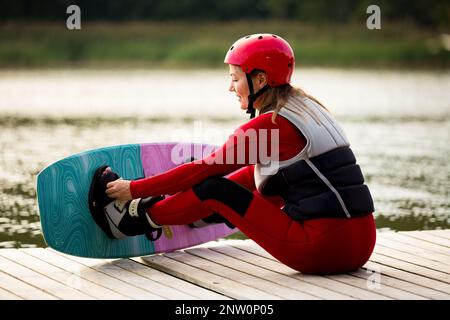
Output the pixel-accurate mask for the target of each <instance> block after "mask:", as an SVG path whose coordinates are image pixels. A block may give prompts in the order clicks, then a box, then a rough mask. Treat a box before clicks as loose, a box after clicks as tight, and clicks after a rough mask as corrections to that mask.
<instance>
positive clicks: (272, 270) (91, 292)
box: [0, 230, 450, 300]
mask: <svg viewBox="0 0 450 320" xmlns="http://www.w3.org/2000/svg"><path fill="white" fill-rule="evenodd" d="M0 299H71V300H72V299H108V300H109V299H124V300H125V299H152V300H153V299H182V300H197V299H200V300H202V299H208V300H216V299H217V300H222V299H226V300H228V299H252V300H253V299H254V300H267V299H271V300H273V299H296V300H303V299H305V300H307V299H308V300H309V299H314V300H315V299H333V300H336V299H339V300H340V299H346V300H347V299H364V300H368V299H377V300H378V299H402V300H403V299H408V300H411V299H414V300H427V299H439V300H449V299H450V230H433V231H412V232H381V233H378V235H377V245H376V247H375V250H374V253H373V254H372V256H371V258H370V260H369V261H368V262H367V263H366V264H365V265H364V266H363V268H360V269H359V270H356V271H354V272H350V273H347V274H340V275H326V276H315V275H306V274H301V273H299V272H296V271H294V270H292V269H290V268H288V267H286V266H284V265H283V264H281V263H279V262H278V261H276V260H275V259H274V258H272V257H271V256H270V255H269V254H267V253H266V252H265V251H264V250H262V249H261V248H260V247H259V246H258V245H256V244H255V243H254V242H253V241H251V240H227V241H214V242H210V243H207V244H204V245H202V246H198V247H194V248H190V249H186V250H182V251H176V252H172V253H167V254H160V255H153V256H148V257H143V258H133V259H116V260H110V259H102V260H99V259H86V258H78V257H74V256H69V255H64V254H61V253H59V252H56V251H54V250H52V249H48V248H47V249H44V248H33V249H0Z"/></svg>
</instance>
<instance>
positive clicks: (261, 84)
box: [258, 72, 267, 89]
mask: <svg viewBox="0 0 450 320" xmlns="http://www.w3.org/2000/svg"><path fill="white" fill-rule="evenodd" d="M258 84H259V88H260V89H261V88H262V87H264V86H265V85H266V84H267V75H266V74H265V73H264V72H260V73H258Z"/></svg>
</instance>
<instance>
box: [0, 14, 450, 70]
mask: <svg viewBox="0 0 450 320" xmlns="http://www.w3.org/2000/svg"><path fill="white" fill-rule="evenodd" d="M257 32H270V33H275V34H279V35H281V36H283V37H284V38H285V39H287V40H288V41H289V42H290V43H291V44H292V46H293V48H294V51H295V54H296V58H297V61H298V64H297V66H328V67H343V66H345V67H347V66H348V67H369V68H377V67H403V68H448V67H449V66H450V51H449V49H450V44H449V42H450V40H449V37H450V35H445V34H439V33H438V32H432V31H429V30H422V29H418V28H416V27H414V26H412V25H393V24H391V25H389V24H384V25H382V29H381V30H368V29H367V28H366V26H365V23H361V24H351V25H329V24H325V25H311V24H303V23H299V22H283V21H249V22H242V21H241V22H229V23H225V22H218V23H195V24H192V23H181V22H173V23H164V22H159V23H156V22H127V23H115V24H112V23H84V24H82V29H81V30H68V29H67V28H66V27H65V23H64V22H61V23H59V24H56V23H51V24H50V23H46V24H44V23H25V22H22V23H6V24H0V68H30V67H31V68H40V67H100V68H101V67H105V68H111V67H114V68H116V67H127V68H128V67H162V68H189V67H222V62H223V58H224V55H225V53H226V51H227V50H228V48H229V46H230V45H231V44H232V43H233V42H234V41H235V40H236V39H238V38H240V37H241V36H244V35H247V34H251V33H257Z"/></svg>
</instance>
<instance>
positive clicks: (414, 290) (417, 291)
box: [350, 265, 450, 300]
mask: <svg viewBox="0 0 450 320" xmlns="http://www.w3.org/2000/svg"><path fill="white" fill-rule="evenodd" d="M365 268H366V269H362V268H360V269H358V270H355V271H353V272H350V274H351V275H353V276H355V277H360V278H362V279H366V281H372V279H371V277H372V276H373V275H374V273H373V271H374V270H378V268H377V267H375V266H374V265H370V266H367V265H366V267H365ZM379 277H380V279H379V280H380V288H379V291H382V292H383V293H384V289H385V288H386V287H387V286H388V287H392V288H398V289H400V290H402V291H403V293H404V292H406V293H411V294H412V295H403V293H402V295H401V296H400V297H396V298H397V299H411V300H422V299H442V297H443V296H445V294H444V293H442V292H439V291H434V290H432V289H429V288H426V287H422V286H419V285H417V284H414V283H411V282H408V281H404V280H400V279H396V278H393V277H390V276H388V275H386V274H383V273H381V272H380V274H379ZM391 297H392V296H391ZM449 297H450V296H449Z"/></svg>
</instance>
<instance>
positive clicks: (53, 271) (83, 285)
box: [0, 249, 122, 299]
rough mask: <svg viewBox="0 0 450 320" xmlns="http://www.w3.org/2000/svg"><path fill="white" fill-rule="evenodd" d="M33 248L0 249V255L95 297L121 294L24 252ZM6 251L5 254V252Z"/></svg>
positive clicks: (102, 297)
mask: <svg viewBox="0 0 450 320" xmlns="http://www.w3.org/2000/svg"><path fill="white" fill-rule="evenodd" d="M32 250H34V249H21V250H20V251H19V250H16V249H10V250H9V251H8V250H0V255H2V256H3V257H6V258H8V259H10V260H12V261H18V262H19V263H20V264H21V265H22V266H24V267H27V268H29V269H31V270H33V271H35V272H37V273H40V274H42V275H45V276H47V277H49V278H51V279H53V280H55V281H58V282H59V283H61V284H63V285H66V286H68V287H71V288H73V289H75V290H78V291H80V292H83V293H85V294H87V295H89V296H91V297H93V298H96V299H111V298H116V299H121V298H122V296H120V295H118V294H116V293H115V292H113V291H111V290H108V289H105V288H103V287H101V286H99V285H97V284H95V283H93V282H90V281H88V280H86V279H83V278H81V277H80V276H79V275H78V272H74V271H75V270H72V271H67V270H64V269H61V268H58V267H56V266H54V265H52V264H49V263H47V262H44V261H42V260H40V259H38V258H36V257H34V256H32V255H28V254H26V252H27V251H32ZM5 253H6V254H5Z"/></svg>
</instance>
